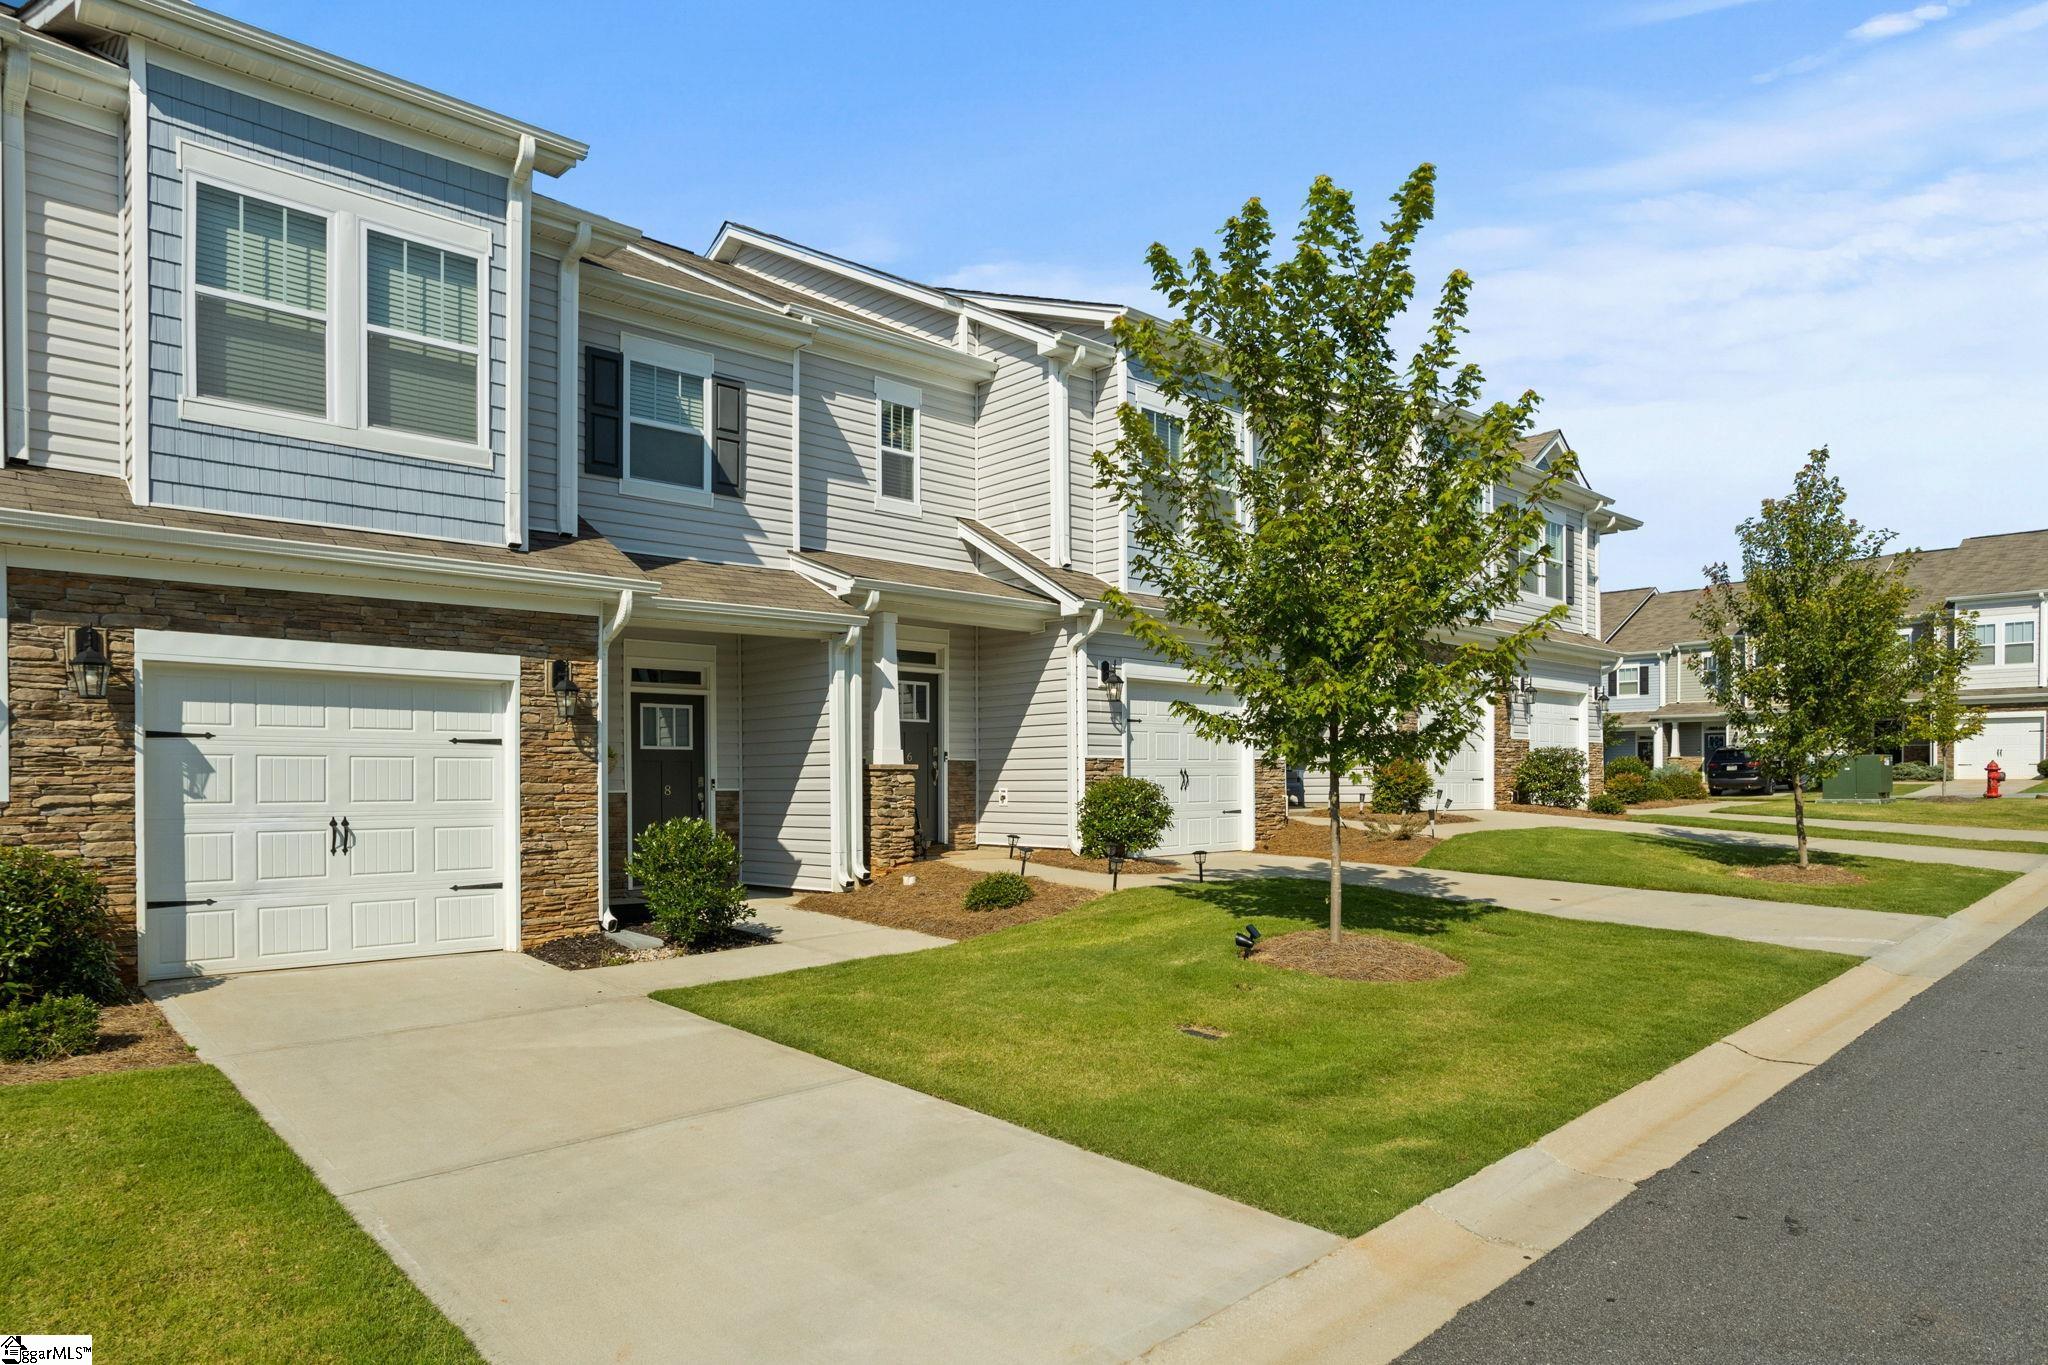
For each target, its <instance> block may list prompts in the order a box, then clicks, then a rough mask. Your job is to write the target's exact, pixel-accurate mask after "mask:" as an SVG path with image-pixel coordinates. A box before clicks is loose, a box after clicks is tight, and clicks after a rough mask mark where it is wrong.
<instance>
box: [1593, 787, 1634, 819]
mask: <svg viewBox="0 0 2048 1365" xmlns="http://www.w3.org/2000/svg"><path fill="white" fill-rule="evenodd" d="M1586 809H1587V810H1589V811H1592V812H1594V813H1595V814H1598V815H1623V814H1626V813H1627V811H1628V803H1627V802H1626V801H1623V800H1622V799H1621V798H1620V797H1618V796H1616V795H1615V794H1614V793H1613V792H1611V791H1609V792H1596V793H1594V795H1593V799H1592V800H1590V801H1588V802H1587V803H1586Z"/></svg>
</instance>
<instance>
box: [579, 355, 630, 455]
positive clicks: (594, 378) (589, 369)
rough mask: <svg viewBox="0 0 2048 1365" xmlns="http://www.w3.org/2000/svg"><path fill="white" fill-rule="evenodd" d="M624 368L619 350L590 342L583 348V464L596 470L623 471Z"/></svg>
mask: <svg viewBox="0 0 2048 1365" xmlns="http://www.w3.org/2000/svg"><path fill="white" fill-rule="evenodd" d="M623 369H624V360H623V358H622V357H621V356H620V355H619V353H618V352H617V351H607V350H605V349H603V348H602V347H598V346H591V347H589V348H587V349H586V350H585V351H584V352H583V467H584V468H585V469H587V470H589V471H590V472H591V473H593V474H611V475H617V474H618V473H619V472H620V469H619V459H620V453H621V451H622V449H623V442H622V439H621V438H622V435H623V432H624V428H623V427H622V426H621V425H620V420H621V399H622V397H623V392H622V381H623V374H622V371H623Z"/></svg>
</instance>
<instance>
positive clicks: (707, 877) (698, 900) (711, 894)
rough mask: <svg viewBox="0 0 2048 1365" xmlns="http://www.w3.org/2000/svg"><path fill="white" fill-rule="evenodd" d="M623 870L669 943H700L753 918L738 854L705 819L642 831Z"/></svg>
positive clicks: (659, 825) (666, 821) (728, 840)
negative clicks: (741, 874) (632, 881)
mask: <svg viewBox="0 0 2048 1365" xmlns="http://www.w3.org/2000/svg"><path fill="white" fill-rule="evenodd" d="M626 871H627V873H628V874H629V875H630V876H631V877H632V878H633V880H634V881H636V882H638V883H639V884H640V891H641V894H642V895H644V896H646V897H647V909H648V912H649V913H651V914H652V915H653V916H654V922H655V923H656V924H658V925H660V926H661V932H662V933H663V934H665V935H666V936H667V937H668V938H669V939H670V940H671V941H672V942H676V943H703V942H705V941H707V940H710V939H715V938H718V937H720V936H722V935H723V934H725V933H726V932H727V931H728V930H730V929H731V928H732V927H733V926H734V925H735V924H738V923H739V922H740V921H741V920H746V919H752V918H753V917H754V911H753V909H752V907H750V906H749V905H748V904H747V889H746V888H745V887H743V886H741V885H740V854H739V850H738V849H737V848H734V847H733V842H732V840H730V839H728V838H726V837H725V836H724V835H723V834H720V833H719V832H718V831H717V830H716V829H715V828H713V827H712V826H711V825H710V824H709V823H708V822H706V821H703V820H664V821H662V822H661V823H660V824H658V825H649V826H648V827H647V828H646V829H644V830H642V831H640V835H639V837H638V838H636V839H635V840H634V841H633V855H632V856H631V857H630V858H628V859H626Z"/></svg>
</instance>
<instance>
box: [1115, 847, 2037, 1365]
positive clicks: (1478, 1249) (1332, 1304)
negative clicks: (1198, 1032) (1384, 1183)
mask: <svg viewBox="0 0 2048 1365" xmlns="http://www.w3.org/2000/svg"><path fill="white" fill-rule="evenodd" d="M2044 908H2048V870H2044V871H2040V872H2031V873H2028V874H2027V875H2025V876H2023V877H2021V878H2020V879H2019V880H2017V881H2015V882H2012V883H2010V884H2009V885H2007V886H2005V887H2004V888H2002V889H2001V890H1998V891H1995V892H1993V893H1992V894H1991V895H1989V896H1986V897H1985V898H1984V899H1983V900H1980V901H1978V902H1977V903H1976V904H1975V905H1972V906H1969V907H1968V908H1966V909H1963V910H1959V911H1957V912H1956V913H1955V914H1953V915H1951V916H1949V917H1948V918H1947V919H1942V920H1933V921H1931V922H1930V924H1929V926H1928V928H1927V929H1926V930H1924V931H1923V932H1921V933H1919V934H1915V935H1914V936H1913V937H1912V938H1910V939H1907V940H1906V941H1904V942H1902V943H1900V944H1898V945H1896V946H1895V947H1892V948H1889V949H1887V950H1886V951H1884V952H1883V953H1880V954H1878V955H1877V956H1876V957H1873V958H1871V959H1870V960H1868V961H1866V962H1862V963H1859V964H1858V965H1857V966H1854V967H1852V968H1850V969H1849V970H1848V971H1846V972H1843V973H1842V974H1841V975H1840V976H1837V977H1835V978H1834V979H1833V980H1831V981H1829V982H1828V983H1827V984H1825V985H1823V986H1820V987H1818V988H1816V989H1814V990H1812V991H1809V992H1808V993H1807V994H1805V995H1803V996H1801V997H1799V998H1798V999H1797V1000H1794V1001H1792V1002H1791V1003H1789V1004H1787V1005H1784V1006H1783V1007H1781V1008H1779V1009H1778V1010H1776V1011H1774V1012H1772V1013H1770V1014H1767V1015H1765V1016H1764V1017H1763V1018H1761V1019H1759V1020H1757V1021H1755V1022H1754V1023H1752V1024H1749V1025H1748V1026H1746V1027H1744V1028H1741V1029H1738V1030H1737V1031H1736V1032H1734V1033H1731V1034H1729V1035H1728V1036H1727V1037H1726V1038H1724V1039H1722V1040H1721V1041H1719V1042H1716V1043H1713V1044H1711V1045H1709V1046H1708V1047H1706V1048H1704V1049H1702V1050H1701V1051H1699V1052H1696V1053H1694V1054H1693V1055H1692V1056H1690V1057H1688V1058H1686V1059H1685V1060H1684V1061H1682V1062H1679V1063H1678V1064H1677V1065H1676V1066H1673V1067H1670V1068H1668V1069H1667V1070H1665V1071H1663V1072H1660V1073H1659V1074H1657V1075H1655V1076H1652V1077H1651V1078H1650V1079H1649V1080H1647V1081H1644V1082H1643V1083H1642V1084H1640V1085H1637V1086H1635V1087H1634V1088H1632V1089H1630V1090H1627V1091H1624V1092H1623V1093H1621V1094H1619V1095H1616V1096H1615V1097H1614V1098H1613V1099H1611V1100H1608V1101H1607V1102H1606V1103H1604V1104H1601V1105H1599V1106H1597V1107H1595V1108H1593V1109H1589V1110H1587V1111H1586V1112H1585V1113H1583V1114H1581V1115H1579V1117H1577V1118H1575V1119H1573V1120H1572V1121H1571V1122H1569V1123H1567V1124H1565V1125H1564V1126H1563V1127H1561V1128H1558V1129H1557V1130H1555V1131H1554V1132H1552V1133H1550V1134H1548V1135H1547V1136H1545V1137H1543V1138H1540V1139H1538V1140H1537V1141H1536V1142H1535V1143H1534V1144H1532V1145H1531V1146H1528V1147H1524V1148H1522V1149H1521V1150H1520V1151H1517V1152H1511V1153H1509V1154H1508V1155H1507V1156H1505V1157H1502V1158H1501V1159H1500V1160H1499V1161H1496V1162H1494V1163H1493V1164H1492V1165H1490V1166H1488V1167H1486V1168H1485V1169H1484V1170H1481V1171H1478V1172H1476V1173H1474V1174H1473V1175H1471V1176H1468V1177H1467V1178H1466V1179H1464V1180H1462V1181H1460V1182H1459V1183H1458V1184H1456V1185H1453V1186H1451V1187H1450V1188H1449V1189H1447V1190H1442V1191H1440V1192H1438V1193H1437V1194H1434V1195H1432V1196H1430V1197H1429V1198H1428V1199H1426V1200H1424V1201H1423V1202H1422V1203H1420V1204H1418V1205H1416V1206H1415V1207H1414V1208H1412V1209H1409V1210H1408V1211H1407V1212H1406V1213H1403V1214H1401V1215H1399V1216H1398V1217H1396V1218H1392V1219H1390V1220H1388V1221H1387V1222H1385V1223H1382V1224H1381V1225H1380V1226H1379V1227H1377V1228H1374V1229H1373V1230H1372V1231H1371V1232H1368V1233H1366V1234H1365V1235H1364V1236H1363V1237H1360V1238H1357V1239H1355V1240H1354V1241H1351V1242H1347V1243H1345V1244H1344V1245H1343V1246H1341V1247H1339V1248H1338V1249H1337V1250H1335V1251H1333V1252H1331V1253H1330V1254H1329V1255H1328V1256H1325V1257H1323V1258H1322V1259H1321V1260H1319V1261H1316V1262H1314V1263H1313V1264H1311V1265H1308V1266H1305V1267H1303V1268H1302V1269H1300V1270H1298V1271H1296V1272H1295V1273H1293V1274H1292V1275H1289V1276H1287V1277H1286V1278H1284V1279H1281V1280H1276V1281H1275V1282H1273V1283H1272V1284H1269V1285H1267V1286H1266V1287H1265V1288H1263V1289H1260V1290H1258V1291H1257V1292H1256V1293H1253V1294H1251V1295H1249V1296H1247V1297H1246V1298H1243V1299H1240V1300H1239V1301H1238V1302H1237V1303H1235V1304H1232V1305H1231V1306H1230V1307H1228V1308H1226V1309H1224V1310H1223V1311H1222V1312H1220V1313H1217V1314H1215V1315H1214V1316H1212V1317H1210V1318H1207V1319H1205V1320H1203V1321H1202V1322H1199V1323H1197V1324H1195V1325H1194V1326H1193V1327H1190V1328H1188V1329H1187V1330H1186V1331H1184V1332H1182V1333H1180V1334H1179V1335H1178V1336H1174V1337H1170V1338H1168V1339H1167V1340H1165V1341H1163V1342H1161V1343H1159V1344H1158V1345H1157V1346H1154V1347H1153V1348H1152V1349H1151V1350H1150V1351H1148V1352H1146V1354H1145V1355H1144V1356H1143V1357H1142V1358H1143V1359H1144V1360H1146V1361H1153V1362H1171V1365H1185V1363H1189V1362H1212V1361H1213V1362H1218V1365H1223V1363H1225V1362H1230V1363H1231V1365H1237V1363H1239V1362H1255V1361H1276V1362H1277V1361H1311V1360H1339V1359H1341V1360H1344V1361H1346V1362H1355V1365H1369V1362H1378V1361H1391V1360H1393V1359H1395V1358H1396V1357H1398V1356H1399V1355H1401V1353H1402V1352H1404V1351H1406V1350H1408V1349H1409V1348H1410V1347H1412V1346H1414V1345H1415V1344H1416V1343H1418V1342H1420V1341H1421V1340H1422V1339H1423V1338H1425V1337H1427V1336H1428V1335H1430V1333H1432V1332H1434V1331H1436V1329H1437V1328H1439V1327H1441V1326H1443V1325H1444V1324H1445V1323H1447V1322H1449V1321H1450V1320H1451V1319H1452V1318H1453V1317H1455V1316H1456V1315H1457V1313H1458V1311H1459V1310H1460V1309H1461V1308H1463V1307H1464V1306H1465V1305H1466V1304H1469V1303H1472V1302H1475V1301H1476V1300H1478V1299H1480V1298H1482V1297H1484V1296H1485V1295H1487V1294H1489V1293H1491V1292H1492V1291H1493V1290H1495V1289H1497V1288H1499V1287H1500V1286H1501V1285H1503V1284H1505V1283H1507V1282H1508V1281H1509V1280H1510V1279H1512V1278H1513V1277H1514V1276H1515V1275H1516V1274H1518V1273H1519V1272H1520V1271H1521V1270H1522V1268H1523V1267H1524V1266H1526V1265H1528V1264H1530V1263H1531V1262H1532V1261H1534V1260H1536V1259H1537V1258H1538V1257H1540V1256H1541V1255H1543V1254H1544V1253H1545V1252H1547V1251H1550V1250H1551V1249H1553V1248H1555V1247H1557V1246H1560V1245H1562V1244H1563V1243H1564V1242H1565V1241H1566V1240H1567V1239H1568V1238H1570V1237H1571V1236H1572V1235H1573V1234H1575V1233H1577V1232H1578V1231H1580V1230H1581V1229H1583V1228H1584V1227H1586V1225H1587V1224H1589V1223H1591V1222H1592V1221H1593V1220H1594V1219H1596V1218H1598V1217H1599V1216H1600V1215H1601V1214H1603V1213H1605V1212H1606V1211H1607V1210H1608V1209H1610V1208H1612V1207H1614V1205H1616V1204H1618V1203H1620V1202H1621V1200H1622V1199H1623V1198H1624V1197H1626V1196H1627V1195H1628V1194H1629V1192H1630V1191H1632V1190H1634V1189H1635V1188H1636V1186H1637V1185H1638V1184H1640V1183H1641V1182H1642V1181H1644V1180H1647V1179H1649V1178H1650V1177H1651V1176H1653V1175H1655V1174H1657V1173H1658V1172H1659V1171H1662V1170H1665V1169H1667V1168H1668V1167H1670V1166H1673V1165H1675V1164H1676V1163H1678V1162H1679V1161H1681V1160H1683V1159H1684V1158H1685V1157H1686V1156H1687V1155H1688V1154H1690V1153H1691V1152H1693V1151H1694V1150H1696V1149H1697V1148H1698V1147H1699V1146H1700V1145H1701V1144H1703V1143H1704V1142H1706V1141H1707V1140H1708V1139H1709V1138H1711V1137H1713V1136H1714V1135H1715V1134H1717V1133H1719V1132H1720V1131H1721V1130H1722V1129H1724V1128H1726V1127H1727V1126H1728V1125H1729V1124H1731V1123H1733V1122H1735V1121H1736V1120H1737V1119H1739V1118H1741V1117H1742V1116H1743V1115H1745V1114H1748V1113H1749V1112H1750V1111H1752V1110H1754V1109H1755V1108H1757V1107H1758V1106H1759V1105H1761V1104H1762V1103H1763V1102H1764V1101H1766V1100H1768V1099H1769V1098H1770V1097H1771V1096H1773V1095H1775V1094H1777V1093H1778V1091H1780V1090H1782V1089H1784V1088H1785V1087H1786V1086H1788V1085H1790V1084H1791V1083H1792V1082H1793V1081H1795V1080H1797V1079H1798V1078H1799V1077H1800V1076H1803V1075H1805V1074H1806V1073H1807V1072H1808V1071H1810V1070H1812V1069H1813V1068H1814V1067H1816V1066H1818V1065H1820V1064H1821V1063H1822V1062H1824V1061H1826V1060H1827V1059H1828V1058H1830V1057H1832V1056H1834V1055H1835V1054H1836V1053H1837V1052H1839V1051H1841V1050H1842V1049H1843V1048H1844V1047H1846V1046H1847V1045H1848V1044H1849V1043H1851V1042H1852V1041H1854V1040H1855V1039H1856V1038H1858V1037H1860V1036H1862V1035H1863V1034H1864V1033H1866V1032H1868V1031H1869V1030H1870V1029H1871V1028H1873V1027H1875V1026H1876V1025H1877V1024H1878V1023H1879V1022H1881V1021H1882V1020H1884V1019H1885V1018H1886V1017H1888V1016H1889V1015H1890V1014H1891V1013H1892V1012H1893V1011H1894V1010H1896V1009H1898V1008H1899V1007H1900V1006H1901V1005H1903V1004H1905V1003H1906V1002H1907V1001H1908V1000H1910V999H1912V998H1913V997H1914V996H1915V995H1918V994H1919V993H1920V992H1921V991H1923V990H1926V989H1927V988H1928V987H1929V986H1931V985H1933V984H1934V983H1935V982H1936V981H1938V980H1940V979H1941V978H1942V977H1944V976H1947V975H1948V974H1949V973H1950V972H1952V971H1954V970H1955V969H1956V968H1957V967H1960V966H1962V965H1963V964H1964V963H1965V962H1968V961H1969V960H1970V959H1971V958H1973V957H1975V956H1976V955H1977V954H1978V953H1981V952H1983V951H1984V950H1985V949H1986V948H1988V947H1990V946H1991V945H1992V944H1994V943H1996V942H1997V941H1998V940H1999V939H2001V938H2003V937H2005V935H2006V934H2008V933H2010V932H2011V931H2012V930H2013V929H2015V928H2016V927H2018V926H2019V925H2020V924H2023V923H2025V922H2026V921H2027V920H2028V919H2031V918H2032V917H2033V916H2034V915H2036V914H2038V913H2040V912H2041V911H2042V910H2043V909H2044Z"/></svg>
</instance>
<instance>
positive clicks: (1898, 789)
mask: <svg viewBox="0 0 2048 1365" xmlns="http://www.w3.org/2000/svg"><path fill="white" fill-rule="evenodd" d="M1933 785H1934V784H1933V783H1932V782H1894V783H1892V795H1893V796H1910V795H1912V794H1913V793H1914V792H1916V791H1919V790H1920V789H1921V788H1922V787H1931V786H1933Z"/></svg>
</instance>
